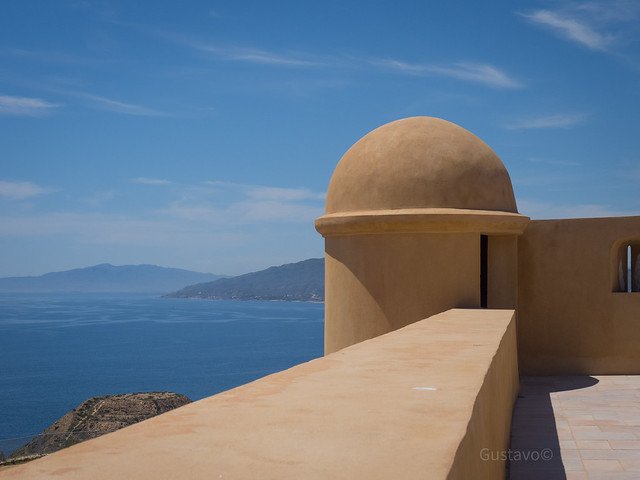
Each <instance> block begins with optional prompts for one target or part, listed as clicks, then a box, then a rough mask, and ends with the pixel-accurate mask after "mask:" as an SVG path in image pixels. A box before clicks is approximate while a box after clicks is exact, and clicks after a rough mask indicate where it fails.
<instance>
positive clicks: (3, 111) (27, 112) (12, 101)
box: [0, 95, 62, 117]
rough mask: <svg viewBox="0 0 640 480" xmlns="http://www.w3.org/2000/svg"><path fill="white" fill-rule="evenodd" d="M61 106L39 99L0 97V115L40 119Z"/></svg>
mask: <svg viewBox="0 0 640 480" xmlns="http://www.w3.org/2000/svg"><path fill="white" fill-rule="evenodd" d="M61 106H62V105H61V104H57V103H50V102H46V101H44V100H41V99H39V98H28V97H11V96H7V95H2V96H0V115H24V116H32V117H39V116H42V115H46V114H48V113H50V112H51V111H52V109H54V108H57V107H61Z"/></svg>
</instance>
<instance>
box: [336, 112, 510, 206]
mask: <svg viewBox="0 0 640 480" xmlns="http://www.w3.org/2000/svg"><path fill="white" fill-rule="evenodd" d="M407 208H463V209H472V210H494V211H503V212H511V213H517V211H518V210H517V208H516V201H515V198H514V195H513V189H512V187H511V180H510V179H509V174H508V173H507V170H506V168H505V167H504V165H503V163H502V161H501V160H500V158H498V156H497V155H496V154H495V153H494V152H493V150H491V148H489V146H488V145H487V144H486V143H484V142H483V141H482V140H480V139H479V138H478V137H476V136H475V135H473V134H472V133H471V132H469V131H467V130H465V129H464V128H462V127H459V126H457V125H455V124H453V123H451V122H447V121H446V120H441V119H439V118H433V117H412V118H405V119H403V120H397V121H395V122H391V123H388V124H386V125H383V126H382V127H380V128H377V129H375V130H374V131H372V132H371V133H369V134H367V135H365V136H364V137H363V138H361V139H360V140H359V141H358V142H356V143H355V145H353V146H352V147H351V148H350V149H349V150H348V151H347V153H345V155H344V156H343V157H342V159H341V160H340V162H339V163H338V166H337V167H336V169H335V171H334V173H333V177H332V178H331V182H330V183H329V189H328V192H327V203H326V213H327V214H334V213H340V212H353V211H371V210H391V209H407Z"/></svg>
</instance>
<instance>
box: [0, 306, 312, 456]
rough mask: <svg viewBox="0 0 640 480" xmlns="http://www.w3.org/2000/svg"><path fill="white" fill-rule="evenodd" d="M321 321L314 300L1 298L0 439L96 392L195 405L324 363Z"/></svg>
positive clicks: (37, 425)
mask: <svg viewBox="0 0 640 480" xmlns="http://www.w3.org/2000/svg"><path fill="white" fill-rule="evenodd" d="M323 318H324V305H323V304H318V303H286V302H257V301H256V302H253V301H247V302H244V301H211V300H186V299H165V298H160V297H159V295H153V294H87V293H72V294H68V293H64V294H1V293H0V441H2V440H4V439H9V438H14V437H23V436H28V435H36V434H38V433H40V432H42V430H44V429H45V428H46V427H48V426H49V425H50V424H51V423H53V422H54V421H56V420H57V419H58V418H60V417H61V416H62V415H64V414H65V413H67V412H68V411H70V410H71V409H73V408H74V407H76V406H77V405H78V404H80V403H81V402H83V401H84V400H86V399H88V398H90V397H93V396H96V395H113V394H118V393H131V392H146V391H171V392H176V393H182V394H185V395H187V396H188V397H189V398H191V399H192V400H198V399H201V398H204V397H207V396H209V395H213V394H215V393H219V392H222V391H224V390H228V389H229V388H233V387H235V386H238V385H242V384H244V383H247V382H249V381H252V380H255V379H257V378H259V377H262V376H264V375H267V374H270V373H273V372H277V371H280V370H283V369H286V368H289V367H291V366H293V365H296V364H299V363H302V362H305V361H308V360H311V359H313V358H317V357H320V356H321V355H322V348H323V347H322V345H323ZM18 446H19V445H18ZM0 450H2V448H0ZM5 453H7V452H6V451H5Z"/></svg>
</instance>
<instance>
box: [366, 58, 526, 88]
mask: <svg viewBox="0 0 640 480" xmlns="http://www.w3.org/2000/svg"><path fill="white" fill-rule="evenodd" d="M370 63H371V64H372V65H375V66H378V67H382V68H386V69H389V70H395V71H398V72H402V73H408V74H412V75H423V76H433V75H436V76H443V77H450V78H456V79H458V80H465V81H470V82H475V83H482V84H484V85H488V86H491V87H498V88H522V87H523V85H522V84H521V83H520V82H518V81H517V80H515V79H513V78H511V77H509V76H508V75H507V74H506V73H504V72H502V71H501V70H499V69H498V68H496V67H494V66H493V65H489V64H483V63H468V62H460V63H453V64H450V65H434V64H410V63H405V62H402V61H399V60H394V59H384V60H373V61H371V62H370Z"/></svg>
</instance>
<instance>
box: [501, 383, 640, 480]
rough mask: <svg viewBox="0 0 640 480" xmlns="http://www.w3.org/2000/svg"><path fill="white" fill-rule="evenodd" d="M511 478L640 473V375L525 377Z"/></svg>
mask: <svg viewBox="0 0 640 480" xmlns="http://www.w3.org/2000/svg"><path fill="white" fill-rule="evenodd" d="M520 385H521V392H520V396H519V398H518V400H517V402H516V406H515V410H514V415H513V426H512V429H511V448H510V450H509V452H508V457H509V460H510V462H509V475H510V478H511V480H530V479H536V480H537V479H548V480H560V479H567V480H577V479H580V480H582V479H590V480H600V479H607V480H617V479H634V480H638V479H640V375H637V376H636V375H633V376H624V375H610V376H599V375H598V376H579V377H522V378H521V379H520Z"/></svg>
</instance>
